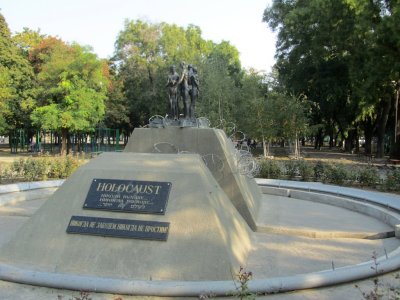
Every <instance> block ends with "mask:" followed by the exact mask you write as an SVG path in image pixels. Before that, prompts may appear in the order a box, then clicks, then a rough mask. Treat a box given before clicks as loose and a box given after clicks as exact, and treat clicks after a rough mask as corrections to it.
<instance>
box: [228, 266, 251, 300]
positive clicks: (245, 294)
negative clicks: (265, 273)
mask: <svg viewBox="0 0 400 300" xmlns="http://www.w3.org/2000/svg"><path fill="white" fill-rule="evenodd" d="M252 277H253V273H252V272H247V271H245V270H244V268H243V267H242V266H240V269H239V272H238V273H237V274H236V278H237V280H238V281H239V286H237V285H236V281H234V282H235V286H236V291H235V292H233V296H234V297H236V298H238V299H240V300H255V299H256V296H257V294H254V293H251V292H250V289H249V282H250V280H251V279H252Z"/></svg>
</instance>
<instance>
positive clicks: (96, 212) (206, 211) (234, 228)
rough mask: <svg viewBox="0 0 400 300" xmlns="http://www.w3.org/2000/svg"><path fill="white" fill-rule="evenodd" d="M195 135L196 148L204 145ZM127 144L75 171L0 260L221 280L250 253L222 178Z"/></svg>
mask: <svg viewBox="0 0 400 300" xmlns="http://www.w3.org/2000/svg"><path fill="white" fill-rule="evenodd" d="M200 131H201V130H200ZM200 131H199V134H198V135H196V137H195V138H196V139H198V142H197V143H198V144H199V145H200V144H210V143H211V142H209V141H203V142H201V139H203V137H202V133H200ZM133 137H134V138H135V139H136V135H135V134H134V135H133ZM142 142H144V141H142ZM189 144H192V141H189ZM128 146H129V147H128V149H127V150H128V151H127V152H125V153H103V154H101V155H100V156H99V157H97V158H94V159H92V160H91V161H90V162H88V163H87V164H86V165H84V166H82V167H80V168H79V169H78V170H77V171H76V172H75V173H74V174H73V175H72V176H71V177H70V178H68V179H67V180H66V181H65V183H64V184H63V185H62V186H61V187H60V188H59V189H58V190H57V191H56V192H55V193H54V194H53V196H52V197H51V198H50V199H49V200H48V201H47V202H46V203H45V204H44V205H43V206H42V207H41V208H40V209H39V210H38V211H37V212H36V214H35V215H33V216H32V217H31V218H30V219H29V221H28V222H27V223H26V224H24V226H22V227H21V228H20V230H19V231H18V233H17V234H16V236H15V237H14V238H13V239H12V240H10V241H9V242H8V243H7V244H6V245H4V246H3V247H2V248H1V249H0V261H1V262H3V263H6V264H11V265H15V266H19V267H23V268H29V269H33V270H38V271H47V272H54V273H63V274H80V275H90V276H99V277H111V278H129V279H137V280H195V281H197V280H230V279H231V278H232V274H234V273H235V271H236V270H238V268H239V265H243V264H245V262H246V258H247V254H248V252H249V250H250V248H251V229H250V227H249V226H248V220H246V221H245V219H244V217H243V215H244V216H245V217H248V216H246V214H244V213H243V211H242V212H241V209H240V205H245V204H246V203H247V202H246V203H245V204H240V203H236V200H232V199H230V198H229V196H228V195H227V191H229V190H230V187H228V186H225V185H228V182H225V181H224V180H227V179H226V178H225V179H224V178H222V179H220V181H219V182H218V181H217V180H216V179H215V177H214V176H213V175H212V173H211V172H210V170H209V168H207V166H206V165H205V164H204V161H203V159H202V158H201V156H200V155H199V154H162V153H158V154H157V155H155V154H150V153H132V152H129V149H130V147H131V146H130V145H128ZM204 146H205V145H204ZM188 150H191V149H188ZM204 151H205V152H209V151H207V150H204ZM212 151H215V150H212ZM138 152H139V151H138ZM221 156H222V154H221ZM225 167H227V168H228V165H227V164H225ZM224 174H225V173H224ZM230 176H231V177H235V175H230ZM241 180H243V181H245V179H237V180H236V181H235V182H241ZM231 182H232V181H231ZM236 185H238V183H236ZM165 189H167V192H166V193H164V194H162V193H161V191H164V190H165ZM238 191H244V192H242V195H241V196H237V197H238V198H237V199H239V198H240V197H244V196H246V189H242V188H241V187H240V188H239V189H237V187H232V192H233V193H235V192H238ZM249 193H250V192H249ZM161 194H162V195H161ZM234 196H235V197H236V195H234ZM235 199H236V198H235ZM128 200H129V201H128ZM238 207H239V209H238ZM128 208H129V209H128ZM248 211H249V210H248ZM250 213H251V214H253V213H254V212H250ZM67 230H68V231H69V232H67ZM132 234H133V236H132Z"/></svg>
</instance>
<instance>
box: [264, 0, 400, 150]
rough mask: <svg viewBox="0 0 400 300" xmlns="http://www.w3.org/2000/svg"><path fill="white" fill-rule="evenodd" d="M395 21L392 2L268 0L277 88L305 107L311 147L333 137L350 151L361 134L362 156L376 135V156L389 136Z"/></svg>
mask: <svg viewBox="0 0 400 300" xmlns="http://www.w3.org/2000/svg"><path fill="white" fill-rule="evenodd" d="M399 20H400V2H399V1H397V0H376V1H370V0H357V1H355V0H309V1H293V0H275V1H273V4H272V6H270V7H267V9H266V10H265V12H264V21H265V22H267V24H268V25H269V27H270V28H272V29H273V30H275V31H277V33H278V42H277V48H276V50H277V54H276V57H277V63H276V68H277V71H278V74H279V82H280V84H282V85H283V86H284V88H285V90H287V91H291V92H292V93H293V94H294V95H304V96H306V97H307V99H308V101H309V102H310V103H311V104H312V105H311V107H312V108H313V109H312V123H311V125H313V126H314V128H315V129H316V146H319V145H321V142H322V138H323V136H324V135H329V136H330V141H331V146H333V144H334V141H336V140H338V138H339V139H341V140H345V141H346V148H347V149H348V150H351V149H352V148H354V147H357V146H358V145H357V144H356V143H357V141H358V139H357V137H358V136H361V135H364V136H365V140H366V151H367V153H370V152H371V141H372V137H373V136H376V137H377V141H378V149H377V150H378V153H377V154H378V156H382V155H383V149H384V148H383V147H384V138H385V134H387V135H388V134H389V135H392V137H393V133H394V132H393V128H394V124H393V122H391V121H390V120H393V119H394V113H395V109H393V108H395V101H396V95H397V92H398V89H399V85H398V82H399V79H400V74H399V72H400V61H399V59H398V55H399V53H400V48H399V47H400V27H399V26H398V24H399ZM397 97H398V96H397ZM397 140H398V139H397ZM392 148H393V147H392Z"/></svg>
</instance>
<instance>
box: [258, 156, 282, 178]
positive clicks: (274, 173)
mask: <svg viewBox="0 0 400 300" xmlns="http://www.w3.org/2000/svg"><path fill="white" fill-rule="evenodd" d="M281 175H282V169H281V165H280V163H279V162H277V161H275V160H271V159H264V160H262V161H261V162H260V173H259V175H258V176H259V177H261V178H270V179H279V178H280V177H281Z"/></svg>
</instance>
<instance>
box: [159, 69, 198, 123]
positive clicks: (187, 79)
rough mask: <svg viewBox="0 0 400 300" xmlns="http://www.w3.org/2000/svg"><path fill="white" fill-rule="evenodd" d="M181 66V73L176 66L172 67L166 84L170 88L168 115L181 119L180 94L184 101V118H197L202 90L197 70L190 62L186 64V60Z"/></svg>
mask: <svg viewBox="0 0 400 300" xmlns="http://www.w3.org/2000/svg"><path fill="white" fill-rule="evenodd" d="M180 67H181V74H180V75H178V73H177V72H176V70H175V66H171V67H170V73H169V75H168V80H167V84H166V87H167V88H168V107H167V115H168V117H170V118H172V119H174V120H177V119H179V101H178V96H179V98H180V99H182V103H183V116H184V118H185V119H195V118H196V112H195V110H196V101H197V98H198V95H199V91H200V88H199V79H198V75H197V70H196V68H194V67H193V66H192V65H190V64H189V65H188V66H186V63H185V62H184V61H182V62H181V63H180ZM178 91H179V92H178Z"/></svg>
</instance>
